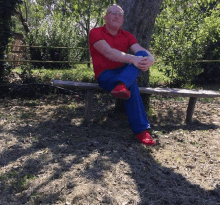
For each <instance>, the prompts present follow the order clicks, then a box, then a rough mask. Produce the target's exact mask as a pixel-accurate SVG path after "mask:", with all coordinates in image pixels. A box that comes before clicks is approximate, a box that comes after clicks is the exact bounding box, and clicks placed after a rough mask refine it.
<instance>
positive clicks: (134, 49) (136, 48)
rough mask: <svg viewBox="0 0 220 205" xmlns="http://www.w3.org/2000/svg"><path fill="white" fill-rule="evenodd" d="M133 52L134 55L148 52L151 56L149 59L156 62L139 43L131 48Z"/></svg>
mask: <svg viewBox="0 0 220 205" xmlns="http://www.w3.org/2000/svg"><path fill="white" fill-rule="evenodd" d="M131 50H132V51H133V52H134V53H137V52H138V51H146V52H147V54H148V55H149V58H150V59H151V60H152V61H154V57H153V55H152V54H151V53H150V51H148V50H146V49H145V48H143V47H142V46H140V45H139V44H138V43H135V44H133V45H132V46H131Z"/></svg>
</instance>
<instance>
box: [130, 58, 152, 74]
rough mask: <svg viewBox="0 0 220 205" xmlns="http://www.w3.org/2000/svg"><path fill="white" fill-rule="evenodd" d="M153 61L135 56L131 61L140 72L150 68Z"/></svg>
mask: <svg viewBox="0 0 220 205" xmlns="http://www.w3.org/2000/svg"><path fill="white" fill-rule="evenodd" d="M153 62H154V61H153V59H151V58H150V57H148V56H147V57H142V56H135V58H134V60H133V64H134V65H135V66H136V67H137V68H139V69H140V70H142V71H147V70H148V69H149V68H150V66H151V65H152V64H153Z"/></svg>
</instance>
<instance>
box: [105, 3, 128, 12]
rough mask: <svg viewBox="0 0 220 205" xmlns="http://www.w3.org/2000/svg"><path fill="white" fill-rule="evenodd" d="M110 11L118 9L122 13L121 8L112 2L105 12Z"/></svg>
mask: <svg viewBox="0 0 220 205" xmlns="http://www.w3.org/2000/svg"><path fill="white" fill-rule="evenodd" d="M110 11H120V12H123V13H124V11H123V9H122V8H121V7H120V6H118V5H116V4H113V5H112V6H110V7H109V8H108V9H107V12H106V13H109V12H110Z"/></svg>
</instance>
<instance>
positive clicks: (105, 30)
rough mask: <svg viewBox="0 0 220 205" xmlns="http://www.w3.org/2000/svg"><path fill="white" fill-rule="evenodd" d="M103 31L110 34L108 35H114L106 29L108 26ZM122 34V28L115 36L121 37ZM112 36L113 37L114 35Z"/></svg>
mask: <svg viewBox="0 0 220 205" xmlns="http://www.w3.org/2000/svg"><path fill="white" fill-rule="evenodd" d="M103 30H104V32H105V33H108V34H110V35H112V34H111V33H109V31H108V29H107V28H106V24H105V25H104V26H103ZM121 32H122V29H121V28H120V29H119V30H118V33H117V34H116V35H115V36H120V35H121ZM112 36H113V35H112Z"/></svg>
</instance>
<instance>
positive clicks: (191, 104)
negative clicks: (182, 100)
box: [186, 97, 197, 123]
mask: <svg viewBox="0 0 220 205" xmlns="http://www.w3.org/2000/svg"><path fill="white" fill-rule="evenodd" d="M196 101H197V98H196V97H190V98H189V104H188V108H187V112H186V123H190V122H192V115H193V111H194V108H195V105H196Z"/></svg>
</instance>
